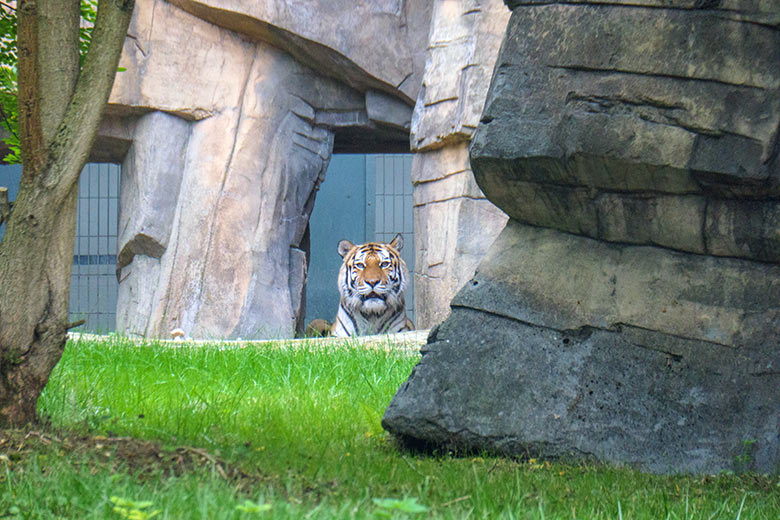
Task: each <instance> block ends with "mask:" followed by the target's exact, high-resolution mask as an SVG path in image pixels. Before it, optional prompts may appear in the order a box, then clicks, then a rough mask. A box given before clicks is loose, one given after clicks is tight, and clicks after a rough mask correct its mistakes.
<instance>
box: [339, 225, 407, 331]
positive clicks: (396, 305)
mask: <svg viewBox="0 0 780 520" xmlns="http://www.w3.org/2000/svg"><path fill="white" fill-rule="evenodd" d="M403 245H404V239H403V237H402V236H401V235H400V234H398V235H396V236H395V238H394V239H393V240H392V241H391V242H390V243H389V244H385V243H381V242H368V243H366V244H361V245H354V244H353V243H352V242H350V241H349V240H342V241H341V242H339V245H338V251H339V254H340V255H341V257H342V258H343V259H344V262H343V263H342V264H341V269H339V278H338V285H339V293H340V294H341V305H342V306H343V307H345V310H348V311H350V312H351V313H353V312H355V311H358V312H359V313H360V314H362V315H363V316H366V317H369V316H371V315H374V316H378V315H382V314H385V313H387V312H394V311H397V310H403V309H404V305H405V301H404V294H405V292H406V286H407V283H408V282H407V281H408V279H409V272H408V271H407V270H406V264H405V263H404V261H403V260H402V259H401V255H400V251H401V248H402V247H403Z"/></svg>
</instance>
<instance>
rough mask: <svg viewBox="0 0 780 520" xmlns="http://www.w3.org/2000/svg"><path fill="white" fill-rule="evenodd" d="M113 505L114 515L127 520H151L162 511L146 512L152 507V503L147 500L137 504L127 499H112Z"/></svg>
mask: <svg viewBox="0 0 780 520" xmlns="http://www.w3.org/2000/svg"><path fill="white" fill-rule="evenodd" d="M111 503H112V504H114V513H116V514H118V515H119V516H121V517H122V518H127V520H149V519H150V518H152V517H155V516H157V515H158V514H159V513H160V511H157V510H155V511H145V509H148V508H149V507H151V506H152V502H150V501H148V500H145V501H141V502H137V501H135V500H127V499H125V498H119V497H116V496H114V497H111Z"/></svg>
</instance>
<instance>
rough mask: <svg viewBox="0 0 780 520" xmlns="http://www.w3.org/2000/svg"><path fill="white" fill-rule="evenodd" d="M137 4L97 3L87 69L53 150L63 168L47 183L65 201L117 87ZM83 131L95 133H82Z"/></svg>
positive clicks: (124, 0)
mask: <svg viewBox="0 0 780 520" xmlns="http://www.w3.org/2000/svg"><path fill="white" fill-rule="evenodd" d="M134 5H135V0H110V1H104V2H100V3H99V4H98V13H97V19H96V21H95V28H94V30H93V32H92V41H91V43H90V45H89V50H88V51H87V55H86V57H85V60H84V67H83V68H82V70H81V74H79V78H78V82H77V83H76V89H75V91H74V94H73V97H72V99H71V102H70V103H69V104H68V108H67V110H66V112H65V117H64V118H63V122H62V125H60V129H59V131H58V132H57V135H56V137H55V140H54V142H53V143H52V147H51V153H52V159H53V160H54V161H56V163H57V164H59V165H61V168H58V173H57V174H56V175H53V176H52V177H51V178H49V179H47V180H46V185H47V186H50V187H55V186H56V189H57V190H58V191H59V195H60V196H62V197H63V198H64V197H65V196H66V195H67V194H68V192H69V191H70V189H71V188H72V186H73V184H74V183H75V182H76V181H77V180H78V175H79V173H80V172H81V168H82V167H83V165H84V163H85V162H86V160H87V157H88V156H89V152H90V150H91V149H92V143H93V142H94V139H95V134H96V129H97V127H98V126H99V124H100V120H101V119H102V117H103V111H104V109H105V107H106V104H107V103H108V98H109V95H110V94H111V87H112V86H113V84H114V77H115V76H116V70H117V65H118V64H119V57H120V55H121V53H122V47H123V45H124V41H125V36H126V35H127V27H128V26H129V25H130V18H131V16H132V14H133V7H134ZM82 128H84V129H92V131H89V132H83V131H80V129H82Z"/></svg>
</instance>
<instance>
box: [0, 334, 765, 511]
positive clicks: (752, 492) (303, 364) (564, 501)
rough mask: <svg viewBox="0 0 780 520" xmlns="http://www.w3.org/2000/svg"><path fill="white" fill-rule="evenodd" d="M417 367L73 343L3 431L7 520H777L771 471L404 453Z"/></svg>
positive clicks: (280, 351)
mask: <svg viewBox="0 0 780 520" xmlns="http://www.w3.org/2000/svg"><path fill="white" fill-rule="evenodd" d="M417 359H418V357H417V356H416V355H410V354H408V353H403V352H400V351H390V352H385V351H378V350H366V349H362V348H355V347H354V346H352V347H350V346H349V345H347V346H340V347H321V346H317V345H316V344H315V343H309V344H304V345H303V346H299V347H290V348H284V347H280V346H278V345H277V346H274V345H267V346H253V347H247V348H235V347H220V346H217V345H214V346H205V347H191V346H183V347H170V346H165V345H155V344H150V345H146V346H141V347H139V346H135V345H133V344H132V343H130V342H128V341H126V340H122V339H113V340H111V341H108V342H104V343H95V342H86V341H82V342H79V343H73V342H71V343H69V344H68V346H67V348H66V350H65V354H64V356H63V358H62V361H61V362H60V364H59V365H58V366H57V368H56V370H55V371H54V373H53V374H52V377H51V380H50V382H49V385H48V386H47V387H46V390H45V392H44V394H43V395H42V397H41V400H40V402H39V410H40V412H41V414H42V415H44V416H47V417H48V418H49V420H50V422H51V425H50V426H49V427H48V428H47V429H46V431H45V432H43V433H42V434H37V433H36V434H34V435H29V434H27V433H26V432H3V439H2V441H1V442H0V450H1V451H0V517H2V518H123V516H122V511H124V513H125V515H127V516H128V517H130V516H131V514H130V511H131V510H132V509H133V507H134V506H133V505H132V504H130V505H127V504H125V505H124V506H121V504H122V502H119V504H120V506H121V507H120V508H124V509H123V510H122V511H120V510H117V511H115V510H114V508H115V502H116V500H117V498H118V499H122V500H127V501H131V502H135V503H136V509H137V511H136V518H139V519H140V518H143V517H144V516H143V513H144V512H145V513H146V514H147V515H149V514H151V513H154V516H153V518H171V519H179V518H204V519H205V518H209V519H211V518H214V519H222V518H236V519H240V518H307V517H308V518H388V517H392V518H411V517H418V518H507V519H509V518H522V519H557V518H566V519H570V518H577V519H618V518H625V519H641V518H647V519H666V518H668V519H699V518H703V519H708V518H712V519H737V518H740V519H750V520H752V519H773V520H774V519H777V518H780V481H778V477H777V476H761V475H727V474H723V475H714V476H673V477H666V476H658V475H648V474H643V473H640V472H636V471H633V470H630V469H620V468H614V467H609V466H600V465H594V464H561V463H552V464H550V463H546V462H540V461H534V460H531V461H519V460H512V459H506V458H495V457H490V456H487V455H483V456H468V457H460V458H459V457H454V456H451V455H448V454H443V455H440V456H432V455H429V456H422V455H412V454H409V453H404V452H402V451H400V450H399V449H398V447H397V446H396V445H395V444H394V442H393V440H392V439H391V438H389V437H388V436H387V435H386V434H385V433H384V432H383V430H382V428H381V425H380V421H381V417H382V414H383V412H384V409H385V407H386V406H387V404H388V403H389V401H390V399H391V398H392V396H393V394H394V393H395V391H396V389H397V388H398V387H399V386H400V385H401V384H402V383H403V381H405V380H406V378H407V377H408V375H409V373H410V371H411V370H412V367H413V366H414V364H415V363H416V362H417ZM112 497H114V502H112ZM384 499H390V500H384ZM144 501H147V502H151V504H150V505H148V506H147V507H137V505H138V504H139V503H141V502H144ZM140 505H145V504H140ZM421 506H424V507H421ZM416 510H421V511H422V510H425V512H419V513H417V512H415V511H416ZM155 512H156V513H155Z"/></svg>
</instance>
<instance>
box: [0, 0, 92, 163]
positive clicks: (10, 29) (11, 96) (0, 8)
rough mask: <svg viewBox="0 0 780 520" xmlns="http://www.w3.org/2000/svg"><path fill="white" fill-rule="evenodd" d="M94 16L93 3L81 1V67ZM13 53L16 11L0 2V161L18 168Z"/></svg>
mask: <svg viewBox="0 0 780 520" xmlns="http://www.w3.org/2000/svg"><path fill="white" fill-rule="evenodd" d="M96 16H97V0H81V20H82V23H81V27H80V29H79V32H80V38H79V51H80V63H81V65H82V66H83V65H84V57H85V56H86V53H87V49H88V48H89V44H90V42H91V41H92V28H93V27H94V24H95V18H96ZM17 62H18V56H17V53H16V10H15V9H14V8H13V7H12V6H11V5H9V4H6V3H5V2H2V1H0V126H1V127H2V128H3V129H4V130H5V131H6V132H8V134H9V136H8V137H6V138H5V139H3V141H4V142H5V144H6V146H8V148H9V150H10V152H9V154H8V155H6V156H5V157H4V158H3V161H4V162H6V163H8V164H21V162H22V156H21V150H20V148H19V108H18V105H17V92H18V78H17Z"/></svg>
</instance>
